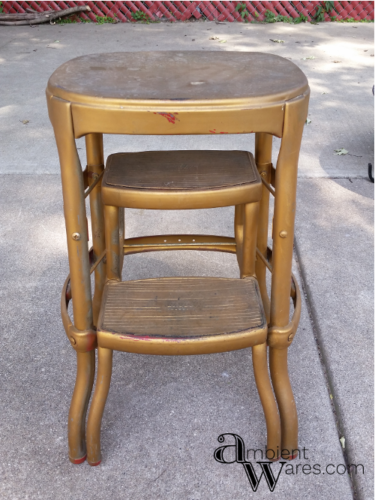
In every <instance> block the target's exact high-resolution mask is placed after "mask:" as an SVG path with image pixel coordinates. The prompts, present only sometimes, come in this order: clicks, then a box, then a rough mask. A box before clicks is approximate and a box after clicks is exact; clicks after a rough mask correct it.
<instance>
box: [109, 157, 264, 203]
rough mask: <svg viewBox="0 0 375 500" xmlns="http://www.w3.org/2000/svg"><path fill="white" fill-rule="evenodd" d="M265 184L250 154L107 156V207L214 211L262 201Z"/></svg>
mask: <svg viewBox="0 0 375 500" xmlns="http://www.w3.org/2000/svg"><path fill="white" fill-rule="evenodd" d="M261 195H262V183H261V179H260V176H259V174H258V171H257V168H256V165H255V162H254V158H253V155H252V154H251V153H249V152H247V151H149V152H142V153H117V154H113V155H111V156H109V157H108V160H107V167H106V171H105V173H104V176H103V181H102V197H103V203H104V204H108V205H112V206H118V207H126V208H148V209H173V210H178V209H193V208H214V207H223V206H231V205H239V204H242V203H251V202H255V201H259V200H260V199H261Z"/></svg>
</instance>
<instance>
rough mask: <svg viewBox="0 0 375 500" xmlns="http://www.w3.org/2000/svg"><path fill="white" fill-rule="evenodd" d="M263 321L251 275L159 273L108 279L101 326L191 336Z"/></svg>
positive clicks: (259, 325) (125, 331)
mask: <svg viewBox="0 0 375 500" xmlns="http://www.w3.org/2000/svg"><path fill="white" fill-rule="evenodd" d="M264 326H265V318H264V313H263V307H262V305H261V300H260V294H259V290H258V284H257V281H256V280H255V279H254V278H246V279H225V278H160V279H149V280H140V281H124V282H121V283H119V282H113V281H112V282H108V283H107V285H106V287H105V291H104V297H103V304H102V314H101V318H100V324H99V328H98V330H99V331H105V332H111V333H113V334H125V335H134V336H145V335H147V336H148V337H159V338H160V337H164V338H172V337H173V338H191V337H194V338H196V337H204V336H212V335H222V334H231V333H238V332H241V331H245V330H253V329H262V328H264Z"/></svg>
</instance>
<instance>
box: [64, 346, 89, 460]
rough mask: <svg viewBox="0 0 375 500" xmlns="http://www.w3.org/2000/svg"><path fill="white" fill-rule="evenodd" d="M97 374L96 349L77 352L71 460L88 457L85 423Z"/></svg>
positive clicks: (70, 445) (71, 420) (71, 415)
mask: <svg viewBox="0 0 375 500" xmlns="http://www.w3.org/2000/svg"><path fill="white" fill-rule="evenodd" d="M94 376H95V351H90V352H77V377H76V384H75V386H74V391H73V396H72V402H71V404H70V410H69V421H68V443H69V460H70V461H71V462H72V463H73V464H81V463H82V462H84V461H85V459H86V442H85V423H86V412H87V407H88V404H89V400H90V395H91V390H92V386H93V383H94Z"/></svg>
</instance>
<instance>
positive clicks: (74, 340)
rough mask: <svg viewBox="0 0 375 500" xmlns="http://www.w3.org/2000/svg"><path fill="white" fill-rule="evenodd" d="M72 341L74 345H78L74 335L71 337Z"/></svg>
mask: <svg viewBox="0 0 375 500" xmlns="http://www.w3.org/2000/svg"><path fill="white" fill-rule="evenodd" d="M70 342H71V343H72V345H76V343H77V341H76V339H75V338H74V337H70Z"/></svg>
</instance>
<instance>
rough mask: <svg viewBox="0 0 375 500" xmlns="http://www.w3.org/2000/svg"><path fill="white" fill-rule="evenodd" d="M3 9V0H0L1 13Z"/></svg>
mask: <svg viewBox="0 0 375 500" xmlns="http://www.w3.org/2000/svg"><path fill="white" fill-rule="evenodd" d="M3 10H4V8H3V2H0V14H2V13H3Z"/></svg>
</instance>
